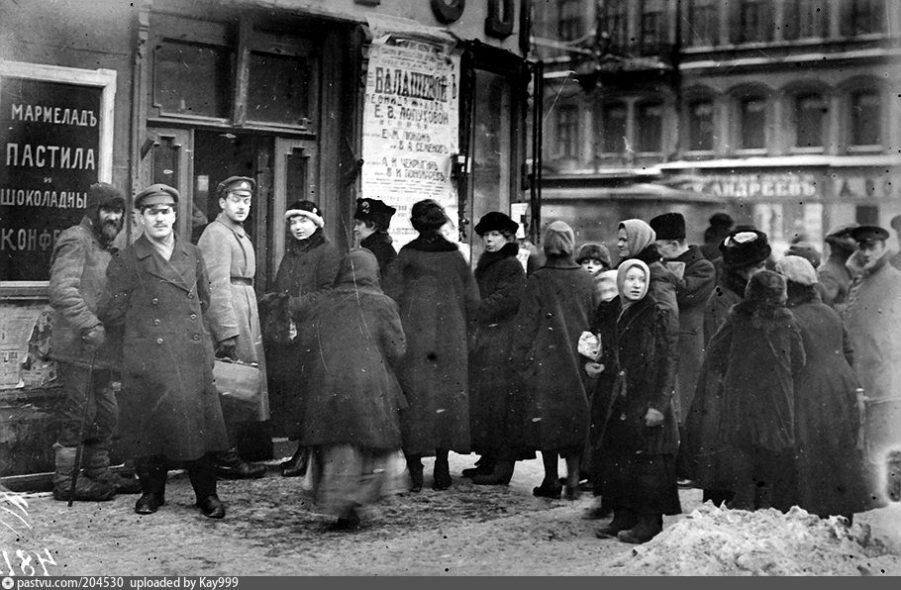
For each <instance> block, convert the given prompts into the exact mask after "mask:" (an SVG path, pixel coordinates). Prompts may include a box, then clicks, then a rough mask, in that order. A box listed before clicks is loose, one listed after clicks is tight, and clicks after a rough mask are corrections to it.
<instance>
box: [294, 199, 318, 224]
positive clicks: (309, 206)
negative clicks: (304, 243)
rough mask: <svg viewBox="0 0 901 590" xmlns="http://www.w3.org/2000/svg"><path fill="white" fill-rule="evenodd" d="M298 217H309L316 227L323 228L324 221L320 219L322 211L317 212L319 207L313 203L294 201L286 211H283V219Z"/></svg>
mask: <svg viewBox="0 0 901 590" xmlns="http://www.w3.org/2000/svg"><path fill="white" fill-rule="evenodd" d="M298 215H300V216H301V217H309V218H310V219H312V220H313V223H315V224H316V226H317V227H324V226H325V220H324V219H322V211H320V210H319V206H318V205H317V204H316V203H314V202H313V201H304V200H299V201H294V202H293V203H291V206H290V207H288V210H287V211H285V219H291V218H292V217H296V216H298Z"/></svg>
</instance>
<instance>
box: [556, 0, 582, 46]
mask: <svg viewBox="0 0 901 590" xmlns="http://www.w3.org/2000/svg"><path fill="white" fill-rule="evenodd" d="M581 5H582V3H581V2H580V1H579V0H562V1H561V2H560V18H559V19H558V21H557V33H558V35H559V36H560V40H561V41H572V40H573V39H578V38H579V37H580V36H581V35H582V19H581V18H580V17H581V15H580V14H579V10H580V9H581Z"/></svg>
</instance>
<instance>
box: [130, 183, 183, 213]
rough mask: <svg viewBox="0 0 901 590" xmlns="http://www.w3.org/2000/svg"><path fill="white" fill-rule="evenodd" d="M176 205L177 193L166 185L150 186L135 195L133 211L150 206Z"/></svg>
mask: <svg viewBox="0 0 901 590" xmlns="http://www.w3.org/2000/svg"><path fill="white" fill-rule="evenodd" d="M176 204H178V191H177V190H175V189H174V188H172V187H171V186H169V185H168V184H151V185H150V186H148V187H147V188H145V189H144V190H142V191H141V192H139V193H138V194H137V195H135V209H138V210H140V209H142V208H143V207H150V206H151V205H172V206H173V207H174V206H175V205H176Z"/></svg>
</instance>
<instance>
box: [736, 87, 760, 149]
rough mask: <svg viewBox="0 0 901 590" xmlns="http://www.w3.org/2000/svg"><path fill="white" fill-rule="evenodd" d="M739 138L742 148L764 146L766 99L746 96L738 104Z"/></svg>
mask: <svg viewBox="0 0 901 590" xmlns="http://www.w3.org/2000/svg"><path fill="white" fill-rule="evenodd" d="M739 120H740V125H739V130H738V131H739V134H740V136H739V138H738V145H739V147H740V148H742V149H746V150H750V149H762V148H765V147H766V99H765V98H763V97H762V96H760V97H748V98H744V99H742V101H741V103H740V105H739Z"/></svg>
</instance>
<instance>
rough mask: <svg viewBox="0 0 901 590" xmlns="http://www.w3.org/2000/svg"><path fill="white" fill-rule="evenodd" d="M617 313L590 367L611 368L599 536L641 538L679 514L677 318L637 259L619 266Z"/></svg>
mask: <svg viewBox="0 0 901 590" xmlns="http://www.w3.org/2000/svg"><path fill="white" fill-rule="evenodd" d="M616 281H617V287H618V290H619V303H620V305H619V312H618V313H619V315H618V317H617V320H616V327H615V331H614V342H613V343H611V346H609V347H607V351H606V353H605V357H604V362H603V364H601V365H597V366H595V367H593V370H591V369H589V367H587V366H586V369H588V370H590V372H592V373H594V374H597V373H599V372H601V371H604V372H606V371H615V372H616V378H615V382H614V384H613V387H612V388H611V390H610V391H608V392H605V393H606V395H602V396H601V399H599V400H598V401H599V402H602V403H603V405H604V406H605V418H604V422H603V432H602V433H601V434H600V440H601V444H600V453H601V464H602V467H601V473H602V476H601V477H602V483H601V494H602V496H603V501H604V504H605V505H606V506H609V507H611V508H612V509H613V520H612V521H611V522H610V523H609V524H607V525H606V526H603V527H601V528H599V529H598V530H597V531H596V534H597V536H598V537H600V538H608V537H616V538H618V539H619V540H620V541H623V542H626V543H644V542H646V541H649V540H650V539H652V538H653V537H654V536H655V535H657V534H658V533H659V532H660V531H661V530H663V515H664V514H679V513H680V512H681V506H680V504H679V491H678V488H677V486H676V463H675V461H676V452H677V450H678V448H679V431H678V428H677V425H676V417H675V413H674V410H673V396H674V393H675V383H674V378H675V377H674V374H673V373H672V372H670V371H669V370H668V369H667V367H668V366H669V365H670V363H671V362H672V359H674V358H675V357H676V355H677V354H678V351H677V345H678V341H679V321H678V317H677V316H675V315H674V314H673V313H672V311H670V310H669V309H668V308H667V307H666V306H665V305H662V304H660V303H658V302H656V301H654V300H653V299H651V298H650V297H649V296H648V290H649V287H650V283H651V270H650V269H649V268H648V265H647V264H645V263H644V262H642V261H641V260H637V259H627V260H624V261H623V262H622V263H620V265H619V268H618V269H617V276H616Z"/></svg>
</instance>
